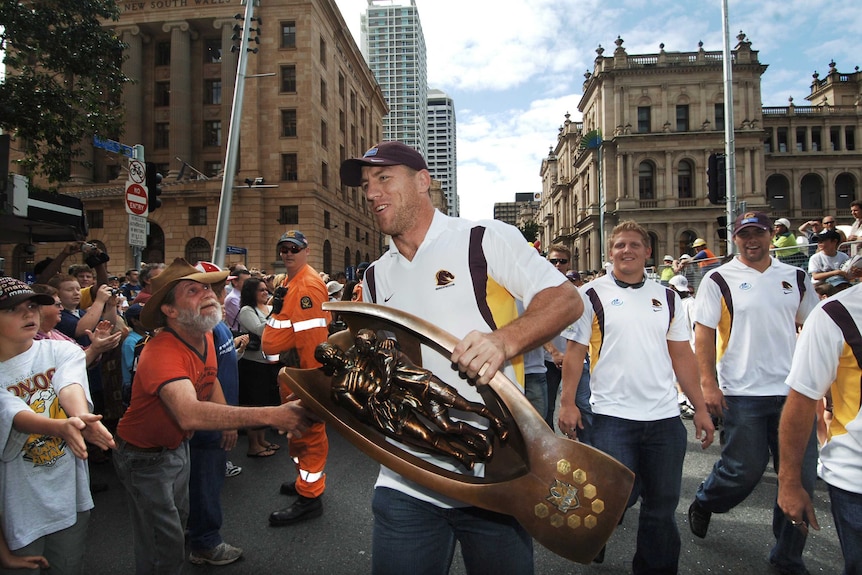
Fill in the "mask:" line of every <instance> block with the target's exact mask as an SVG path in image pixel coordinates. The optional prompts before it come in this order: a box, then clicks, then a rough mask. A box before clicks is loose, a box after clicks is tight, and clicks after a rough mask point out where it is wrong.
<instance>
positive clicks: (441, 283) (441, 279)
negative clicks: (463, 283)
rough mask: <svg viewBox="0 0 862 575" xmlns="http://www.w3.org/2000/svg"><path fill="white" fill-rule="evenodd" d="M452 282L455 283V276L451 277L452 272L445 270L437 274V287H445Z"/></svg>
mask: <svg viewBox="0 0 862 575" xmlns="http://www.w3.org/2000/svg"><path fill="white" fill-rule="evenodd" d="M453 281H455V276H454V275H452V272H450V271H447V270H440V271H439V272H437V287H446V286H447V285H449V284H451V283H452V282H453Z"/></svg>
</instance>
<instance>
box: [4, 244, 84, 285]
mask: <svg viewBox="0 0 862 575" xmlns="http://www.w3.org/2000/svg"><path fill="white" fill-rule="evenodd" d="M33 247H34V246H31V245H30V244H17V245H16V246H15V249H13V250H12V261H11V262H6V265H7V266H8V265H9V264H10V263H11V264H12V270H11V273H9V272H10V271H9V269H8V268H7V269H6V275H7V276H11V277H15V278H18V279H20V280H22V281H23V280H24V275H25V274H26V273H27V272H29V271H32V269H33V264H34V263H36V262H35V260H34V258H33V252H34V250H33ZM68 269H69V267H68V266H66V270H68ZM64 272H65V270H64Z"/></svg>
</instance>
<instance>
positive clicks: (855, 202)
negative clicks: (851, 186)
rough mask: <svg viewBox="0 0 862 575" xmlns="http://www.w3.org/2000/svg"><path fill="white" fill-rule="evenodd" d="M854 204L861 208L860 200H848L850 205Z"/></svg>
mask: <svg viewBox="0 0 862 575" xmlns="http://www.w3.org/2000/svg"><path fill="white" fill-rule="evenodd" d="M853 206H856V207H857V208H862V200H853V201H852V202H850V207H851V208H852V207H853Z"/></svg>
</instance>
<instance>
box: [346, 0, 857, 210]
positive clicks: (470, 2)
mask: <svg viewBox="0 0 862 575" xmlns="http://www.w3.org/2000/svg"><path fill="white" fill-rule="evenodd" d="M335 1H336V4H337V5H338V6H339V8H340V10H341V13H342V15H343V17H344V20H345V22H346V23H347V25H348V27H349V28H350V30H351V32H352V34H353V37H354V39H355V40H356V43H357V45H360V36H359V18H360V15H361V14H362V13H363V12H364V11H365V9H366V8H367V5H368V3H367V0H335ZM404 3H407V0H405V2H404ZM416 4H417V7H418V9H419V16H420V19H421V21H422V28H423V31H424V33H425V42H426V45H427V48H428V84H429V87H431V88H437V89H439V90H443V91H445V92H446V93H447V94H448V95H449V96H450V97H452V98H453V99H454V101H455V110H456V115H457V121H458V142H457V144H458V193H459V195H460V198H461V215H462V216H464V217H467V218H470V219H482V218H490V217H492V216H493V205H494V203H495V202H507V201H513V200H514V196H515V193H517V192H537V191H541V181H540V178H539V169H540V167H541V161H542V158H544V157H545V156H546V155H547V153H548V149H549V147H550V146H552V145H554V143H555V141H556V134H557V128H558V127H559V126H560V125H561V124H562V122H563V121H564V120H565V118H564V115H565V113H566V112H567V111H568V112H569V113H570V114H571V115H572V120H580V115H579V114H578V111H577V104H578V101H579V100H580V97H581V90H582V86H583V81H584V76H583V74H584V72H585V71H586V70H588V69H589V70H592V68H593V60H594V58H595V56H596V53H595V49H596V47H597V46H598V45H599V44H601V45H602V46H603V47H604V48H605V49H606V54H608V53H610V52H612V51H613V49H614V40H615V39H616V38H617V36H621V37H622V38H623V40H624V41H625V44H624V47H625V48H626V50H627V51H628V53H629V54H652V53H657V52H658V51H659V44H661V43H664V44H665V50H667V51H679V52H689V51H694V50H697V43H698V41H703V43H704V49H705V50H708V51H709V50H721V49H722V46H723V40H722V35H721V34H722V32H721V23H722V20H721V1H720V0H711V1H708V2H697V3H695V2H691V1H690V0H665V1H660V0H659V1H657V0H630V1H625V0H623V1H619V0H610V1H605V2H600V1H598V0H532V1H530V2H526V1H525V0H495V1H490V0H417V2H416ZM728 14H729V16H728V22H729V28H730V30H731V31H732V38H731V48H733V47H734V46H735V45H736V38H735V36H736V34H737V33H738V32H739V31H740V30H742V31H743V32H744V33H745V34H746V35H747V36H748V39H749V40H750V41H751V42H752V49H754V50H758V51H759V58H760V61H761V63H765V64H768V65H769V68H768V69H767V71H766V73H765V74H764V76H763V83H762V87H761V89H762V98H763V105H765V106H785V105H787V98H788V97H789V96H793V100H794V103H795V104H797V105H805V104H807V102H806V100H805V96H806V95H807V94H808V93H809V92H810V85H811V80H812V78H811V75H812V73H813V72H814V71H815V70H816V71H818V72H820V75H821V77H823V76H825V74H826V71H827V70H828V68H829V61H830V60H833V59H834V61H835V62H836V63H837V68H838V71H839V72H843V73H847V72H853V71H854V68H855V67H856V66H857V65H859V66H862V35H860V34H859V30H862V10H860V8H859V4H858V0H830V1H829V2H826V1H825V0H805V1H802V0H760V1H758V0H755V1H753V2H752V1H750V0H749V1H743V0H729V9H728Z"/></svg>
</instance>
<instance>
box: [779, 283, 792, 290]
mask: <svg viewBox="0 0 862 575" xmlns="http://www.w3.org/2000/svg"><path fill="white" fill-rule="evenodd" d="M781 291H783V292H784V293H793V286H792V285H790V282H781Z"/></svg>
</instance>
